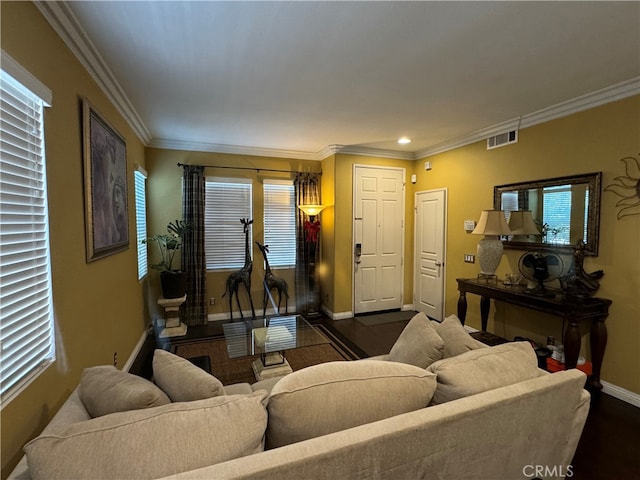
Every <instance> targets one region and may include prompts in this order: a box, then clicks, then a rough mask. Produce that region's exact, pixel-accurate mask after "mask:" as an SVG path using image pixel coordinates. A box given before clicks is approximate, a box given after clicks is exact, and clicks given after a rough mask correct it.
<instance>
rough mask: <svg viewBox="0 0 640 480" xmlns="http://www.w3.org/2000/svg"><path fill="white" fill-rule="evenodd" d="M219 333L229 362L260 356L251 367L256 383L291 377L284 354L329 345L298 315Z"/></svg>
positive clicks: (227, 327) (244, 324) (244, 323)
mask: <svg viewBox="0 0 640 480" xmlns="http://www.w3.org/2000/svg"><path fill="white" fill-rule="evenodd" d="M222 329H223V331H224V339H225V341H226V344H227V353H228V355H229V358H241V357H250V356H255V355H259V356H260V357H259V358H257V359H256V360H255V361H254V362H253V363H252V367H253V372H254V374H255V376H256V380H265V379H267V378H273V377H278V376H281V375H286V374H288V373H291V372H292V370H291V366H290V365H289V362H287V359H286V358H285V352H286V351H287V350H293V349H295V348H303V347H310V346H313V345H321V344H324V343H330V342H329V339H328V338H327V337H325V336H324V335H322V334H321V333H320V332H318V331H317V330H316V329H315V328H314V326H313V325H311V324H310V323H309V322H307V321H306V320H305V318H304V317H303V316H302V315H288V316H282V317H272V318H267V319H261V320H244V321H240V322H230V323H225V324H223V325H222Z"/></svg>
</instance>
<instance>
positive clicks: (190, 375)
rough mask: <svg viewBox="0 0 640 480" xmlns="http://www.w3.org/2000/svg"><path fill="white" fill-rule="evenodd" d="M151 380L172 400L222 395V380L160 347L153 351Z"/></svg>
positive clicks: (190, 399) (199, 398)
mask: <svg viewBox="0 0 640 480" xmlns="http://www.w3.org/2000/svg"><path fill="white" fill-rule="evenodd" d="M153 380H154V381H155V382H156V385H158V386H159V387H160V388H161V389H162V391H163V392H164V393H166V394H167V395H168V396H169V398H170V399H171V401H172V402H191V401H193V400H203V399H205V398H211V397H217V396H218V395H224V387H223V385H222V382H221V381H220V380H218V379H217V378H216V377H214V376H213V375H211V374H210V373H207V372H205V371H204V370H203V369H201V368H200V367H197V366H195V365H194V364H193V363H191V362H190V361H189V360H187V359H185V358H182V357H180V356H178V355H174V354H173V353H169V352H167V351H165V350H162V349H156V351H155V352H154V353H153Z"/></svg>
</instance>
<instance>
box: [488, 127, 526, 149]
mask: <svg viewBox="0 0 640 480" xmlns="http://www.w3.org/2000/svg"><path fill="white" fill-rule="evenodd" d="M517 141H518V131H517V130H511V131H510V132H505V133H501V134H499V135H494V136H493V137H489V138H487V150H491V149H492V148H498V147H504V146H505V145H510V144H512V143H516V142H517Z"/></svg>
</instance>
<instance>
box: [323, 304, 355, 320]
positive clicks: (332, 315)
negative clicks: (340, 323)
mask: <svg viewBox="0 0 640 480" xmlns="http://www.w3.org/2000/svg"><path fill="white" fill-rule="evenodd" d="M320 308H322V311H323V312H324V314H325V315H326V316H327V317H329V318H330V319H331V320H346V319H347V318H353V312H338V313H334V312H332V311H331V310H329V309H328V308H327V307H325V306H324V305H321V306H320Z"/></svg>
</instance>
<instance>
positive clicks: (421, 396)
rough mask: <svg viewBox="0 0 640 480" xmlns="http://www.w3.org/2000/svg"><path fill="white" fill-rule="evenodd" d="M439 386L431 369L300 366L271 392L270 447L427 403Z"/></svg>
mask: <svg viewBox="0 0 640 480" xmlns="http://www.w3.org/2000/svg"><path fill="white" fill-rule="evenodd" d="M435 388H436V377H435V375H433V374H432V373H429V372H427V371H426V370H424V369H422V368H418V367H415V366H412V365H406V364H402V363H395V362H385V361H379V360H370V361H366V362H329V363H323V364H320V365H315V366H312V367H307V368H304V369H302V370H298V371H296V372H293V373H291V374H289V375H287V376H285V377H284V378H282V379H281V380H280V381H279V382H278V383H276V384H275V385H274V387H273V389H272V390H271V395H270V396H269V403H268V407H267V408H268V411H269V426H268V427H267V447H268V448H274V447H279V446H282V445H288V444H290V443H295V442H300V441H302V440H306V439H309V438H313V437H318V436H321V435H325V434H327V433H331V432H337V431H339V430H344V429H346V428H350V427H355V426H357V425H362V424H365V423H370V422H374V421H377V420H381V419H383V418H387V417H392V416H394V415H399V414H401V413H406V412H410V411H413V410H417V409H420V408H423V407H426V406H427V405H428V404H429V401H430V400H431V396H432V395H433V392H434V390H435Z"/></svg>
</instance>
